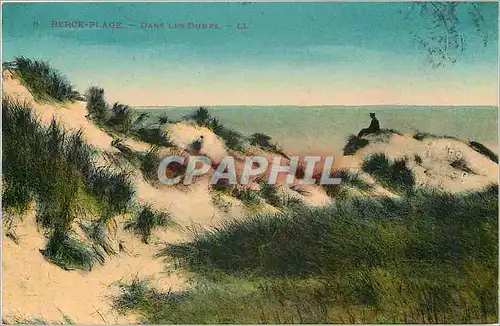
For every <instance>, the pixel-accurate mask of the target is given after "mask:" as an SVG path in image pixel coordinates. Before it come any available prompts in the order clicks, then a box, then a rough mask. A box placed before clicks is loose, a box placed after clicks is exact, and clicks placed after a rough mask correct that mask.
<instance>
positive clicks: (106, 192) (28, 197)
mask: <svg viewBox="0 0 500 326" xmlns="http://www.w3.org/2000/svg"><path fill="white" fill-rule="evenodd" d="M2 117H3V120H2V129H3V140H2V167H3V170H2V180H3V181H4V187H3V189H2V204H3V209H4V210H9V209H14V210H16V211H18V212H20V213H22V212H25V211H26V210H27V209H28V208H29V207H30V205H31V203H32V202H34V203H35V208H36V221H37V223H38V224H39V225H40V226H42V227H43V228H45V229H46V230H47V232H48V233H49V234H50V238H49V241H48V243H47V247H46V249H45V251H44V253H45V254H44V256H45V257H47V258H48V259H49V260H50V261H52V262H54V263H56V264H58V265H59V266H61V267H63V268H68V266H70V267H71V268H85V269H87V268H89V266H91V265H92V264H93V263H94V262H95V261H96V258H95V256H93V253H92V250H90V249H88V250H87V249H84V247H85V246H87V244H84V243H83V242H81V241H79V240H78V239H76V238H73V236H72V225H73V222H74V221H75V219H76V217H77V216H82V215H86V214H95V213H96V212H98V214H99V215H100V216H99V217H98V219H101V220H103V221H106V220H107V219H109V218H110V217H111V216H113V215H116V214H119V213H122V212H124V211H126V209H127V207H128V206H129V204H130V202H131V201H132V199H133V196H134V194H135V191H134V189H133V187H132V185H131V182H130V180H129V178H128V175H127V174H124V173H117V172H114V170H113V168H112V167H109V166H97V165H96V163H95V158H94V155H95V152H94V150H93V148H91V147H90V146H89V145H88V144H87V143H85V141H84V139H83V136H82V132H81V131H76V132H68V131H67V130H65V129H64V128H63V127H62V126H61V125H60V124H59V123H57V122H56V121H55V120H54V119H53V120H52V122H51V123H50V125H49V126H42V125H41V124H40V122H39V121H38V120H37V119H36V117H34V115H33V113H32V108H31V106H30V105H29V104H27V103H22V102H19V101H17V100H15V99H12V98H9V97H4V98H3V105H2ZM96 206H97V209H95V208H96ZM65 260H67V261H65Z"/></svg>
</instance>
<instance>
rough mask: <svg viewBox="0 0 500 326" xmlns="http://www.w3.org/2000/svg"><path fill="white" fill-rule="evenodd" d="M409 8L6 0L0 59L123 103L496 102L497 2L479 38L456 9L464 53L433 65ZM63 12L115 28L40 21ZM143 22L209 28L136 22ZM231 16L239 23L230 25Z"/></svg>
mask: <svg viewBox="0 0 500 326" xmlns="http://www.w3.org/2000/svg"><path fill="white" fill-rule="evenodd" d="M461 5H462V4H461ZM411 6H412V5H411V4H410V3H250V4H243V3H43V4H41V3H9V4H4V5H3V47H2V48H3V50H2V51H3V60H4V61H9V60H11V59H12V58H13V57H14V56H26V57H30V58H38V59H43V60H47V61H49V62H50V63H51V64H52V65H53V66H54V67H55V68H57V69H59V70H61V71H62V72H63V73H64V74H66V75H67V76H68V78H69V79H70V80H71V82H72V83H73V84H74V85H75V86H76V87H77V88H78V90H80V91H82V92H83V91H84V90H85V89H86V88H87V87H88V86H90V85H98V86H101V87H103V88H104V89H105V91H106V95H107V98H108V100H109V101H120V102H123V103H126V104H129V105H134V106H154V105H157V106H162V105H168V106H197V105H384V104H390V105H495V106H496V105H498V91H499V85H498V25H497V24H498V7H497V4H496V3H482V4H478V6H479V8H480V9H481V12H482V13H483V16H484V23H483V28H484V30H485V31H486V32H487V33H488V36H489V42H488V45H487V46H486V47H484V46H483V45H482V40H481V38H480V37H479V34H478V33H477V32H476V30H475V27H474V25H473V24H472V21H471V19H469V17H468V15H467V8H465V7H464V9H463V10H462V9H460V10H459V12H458V13H459V15H458V17H459V18H460V21H461V24H460V28H461V29H460V32H461V33H463V36H464V39H465V40H466V42H467V43H466V47H465V52H464V53H463V54H462V55H461V56H460V58H459V60H458V61H457V62H456V63H455V64H447V65H445V67H443V68H439V69H433V68H432V67H431V66H430V65H429V63H428V62H427V57H426V55H425V51H424V50H423V49H422V48H420V47H418V45H417V44H416V42H415V38H414V36H415V35H426V33H428V31H429V28H430V26H431V22H430V20H429V19H426V18H425V17H422V16H420V15H419V14H418V11H415V10H414V11H410V9H411ZM74 20H77V21H80V20H81V21H96V22H99V23H100V24H102V23H103V22H104V21H106V22H110V21H117V22H118V21H119V22H122V24H124V25H125V28H122V29H96V28H93V29H89V28H84V29H70V28H54V27H52V21H74ZM34 22H35V24H34ZM143 22H144V23H164V24H166V25H168V23H184V24H186V25H187V24H188V23H189V22H193V23H214V24H218V25H219V27H220V28H219V29H203V30H200V29H189V28H184V29H169V28H163V29H142V28H140V25H141V23H143ZM238 23H246V24H247V26H248V27H249V29H248V30H238V29H237V28H236V27H237V24H238ZM128 24H134V25H136V26H128ZM166 27H167V26H166ZM186 27H187V26H186Z"/></svg>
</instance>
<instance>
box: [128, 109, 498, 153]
mask: <svg viewBox="0 0 500 326" xmlns="http://www.w3.org/2000/svg"><path fill="white" fill-rule="evenodd" d="M207 108H208V109H209V111H210V112H211V114H212V115H213V116H215V117H218V118H219V119H220V121H221V122H222V123H223V124H224V125H226V126H228V127H230V128H233V129H235V130H237V131H239V132H240V133H242V134H243V135H245V136H248V135H251V134H253V133H255V132H261V133H265V134H267V135H269V136H271V137H272V138H273V140H274V141H275V142H277V143H278V144H279V145H280V146H282V147H283V148H284V150H285V151H287V152H289V153H301V154H310V155H315V154H319V155H328V154H331V155H339V154H340V153H341V151H342V148H343V146H344V144H345V142H346V139H347V137H348V136H349V135H350V134H357V133H358V131H359V130H360V129H361V128H366V127H368V125H369V124H370V117H369V113H370V112H374V113H376V116H377V118H378V120H379V121H380V126H381V128H388V129H395V130H398V131H400V132H402V133H415V132H416V131H421V132H427V133H431V134H436V135H447V136H454V137H457V138H460V139H464V140H476V141H479V142H482V143H484V144H485V145H487V146H488V147H490V148H491V149H492V150H493V151H495V152H497V143H498V108H496V107H486V106H480V107H432V106H370V107H366V106H365V107H346V106H310V107H296V106H265V107H264V106H231V107H228V106H223V107H207ZM134 109H136V110H138V111H141V112H148V113H150V119H153V120H154V119H157V118H158V117H159V116H162V115H166V116H168V117H169V118H170V119H173V120H177V119H181V118H182V117H183V116H185V115H187V114H189V113H190V112H192V111H194V110H196V107H136V108H134Z"/></svg>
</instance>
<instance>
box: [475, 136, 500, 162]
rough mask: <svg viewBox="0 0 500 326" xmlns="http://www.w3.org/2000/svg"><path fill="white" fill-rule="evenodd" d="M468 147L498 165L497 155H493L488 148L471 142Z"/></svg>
mask: <svg viewBox="0 0 500 326" xmlns="http://www.w3.org/2000/svg"><path fill="white" fill-rule="evenodd" d="M469 146H470V147H472V149H473V150H475V151H476V152H478V153H481V154H483V155H484V156H486V157H487V158H489V159H490V160H492V161H493V162H495V163H498V155H497V154H495V153H493V152H492V151H491V150H490V149H489V148H487V147H486V146H484V145H483V144H481V143H480V142H477V141H474V140H472V141H470V142H469Z"/></svg>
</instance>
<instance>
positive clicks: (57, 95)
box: [8, 57, 82, 102]
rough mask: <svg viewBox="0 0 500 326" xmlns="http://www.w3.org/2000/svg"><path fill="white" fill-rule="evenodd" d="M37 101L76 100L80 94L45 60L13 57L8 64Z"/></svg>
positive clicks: (79, 97) (80, 98)
mask: <svg viewBox="0 0 500 326" xmlns="http://www.w3.org/2000/svg"><path fill="white" fill-rule="evenodd" d="M8 66H9V67H10V69H12V70H14V71H15V72H16V73H17V76H18V77H19V79H20V80H21V82H22V83H23V84H24V85H25V86H26V87H27V88H28V89H29V91H30V92H31V94H33V97H34V98H35V99H36V100H37V101H54V100H55V101H59V102H64V101H77V100H82V96H81V95H80V94H79V93H78V92H77V91H76V90H75V89H74V88H73V86H72V85H71V83H70V82H69V81H68V79H67V78H66V77H65V76H64V75H63V74H61V73H60V72H59V71H58V70H56V69H54V68H52V67H51V66H50V65H49V64H48V63H47V62H45V61H41V60H32V59H28V58H25V57H15V58H14V61H13V62H11V63H9V65H8Z"/></svg>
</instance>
